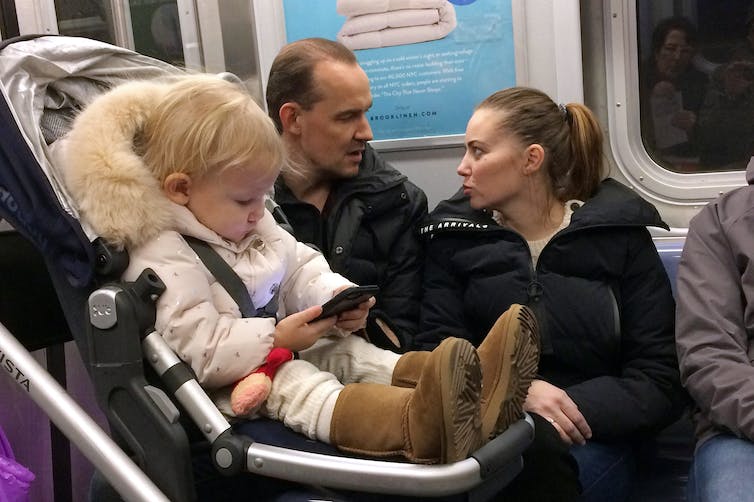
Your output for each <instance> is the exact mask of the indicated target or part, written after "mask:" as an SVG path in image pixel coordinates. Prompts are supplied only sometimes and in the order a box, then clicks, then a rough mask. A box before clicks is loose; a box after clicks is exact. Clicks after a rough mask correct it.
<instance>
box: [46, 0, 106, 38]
mask: <svg viewBox="0 0 754 502" xmlns="http://www.w3.org/2000/svg"><path fill="white" fill-rule="evenodd" d="M105 3H109V2H106V0H99V1H97V0H55V13H56V15H57V18H58V32H59V33H60V34H61V35H68V36H71V37H86V38H93V39H95V40H100V41H102V42H107V43H110V44H112V43H115V38H114V36H113V32H112V29H111V26H112V23H109V22H108V20H107V10H106V8H105V6H104V4H105Z"/></svg>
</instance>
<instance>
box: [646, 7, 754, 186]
mask: <svg viewBox="0 0 754 502" xmlns="http://www.w3.org/2000/svg"><path fill="white" fill-rule="evenodd" d="M636 23H637V45H638V54H639V58H638V71H639V78H638V85H639V101H640V104H639V111H640V113H639V115H640V121H641V140H642V144H643V146H644V148H645V149H646V151H647V153H648V154H649V156H650V157H651V158H652V160H653V161H654V162H656V163H657V164H658V165H659V166H661V167H662V168H664V169H667V170H669V171H672V172H675V173H681V174H688V173H713V172H722V171H740V170H743V169H745V168H746V165H747V164H748V162H749V159H750V158H751V157H752V153H754V2H752V1H751V0H723V1H721V0H698V1H696V2H694V1H681V2H679V1H664V2H657V1H656V0H654V1H651V0H641V1H639V2H637V10H636Z"/></svg>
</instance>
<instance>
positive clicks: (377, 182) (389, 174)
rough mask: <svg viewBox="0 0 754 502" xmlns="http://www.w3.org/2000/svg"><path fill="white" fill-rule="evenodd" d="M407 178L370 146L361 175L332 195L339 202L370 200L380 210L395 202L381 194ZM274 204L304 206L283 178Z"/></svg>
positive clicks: (342, 183)
mask: <svg viewBox="0 0 754 502" xmlns="http://www.w3.org/2000/svg"><path fill="white" fill-rule="evenodd" d="M407 179H408V178H406V176H405V175H404V174H402V173H400V172H399V171H397V170H396V169H394V168H393V167H391V166H390V165H388V164H387V163H385V161H384V160H382V158H380V157H379V156H378V155H377V153H376V152H375V151H374V149H373V148H372V147H371V146H370V145H369V143H367V145H366V149H365V150H364V157H363V159H362V161H361V164H360V165H359V172H358V174H357V175H356V176H354V177H353V178H345V179H342V180H339V181H338V182H337V183H336V185H335V189H334V190H335V191H334V193H333V196H334V197H335V200H336V201H338V202H341V201H344V200H346V199H349V198H351V197H354V196H359V197H360V198H362V199H370V201H369V202H370V205H372V206H375V209H377V208H378V206H380V203H381V202H382V203H384V204H386V205H392V201H388V200H384V198H382V197H380V194H381V193H383V192H385V191H387V190H390V189H391V188H394V187H396V186H398V185H400V184H401V183H403V182H405V181H406V180H407ZM275 201H276V202H277V203H278V204H280V205H283V204H300V203H301V201H300V200H298V199H297V198H296V196H295V195H293V192H291V189H290V188H288V186H287V185H286V184H285V181H284V180H283V177H282V176H280V177H278V179H277V181H276V182H275Z"/></svg>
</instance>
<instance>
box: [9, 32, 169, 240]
mask: <svg viewBox="0 0 754 502" xmlns="http://www.w3.org/2000/svg"><path fill="white" fill-rule="evenodd" d="M0 54H2V57H0V85H2V89H3V94H5V97H6V99H7V100H8V102H9V104H10V105H11V106H12V108H13V109H14V111H15V118H16V122H17V123H18V125H19V128H20V129H21V130H22V132H23V134H24V136H25V138H26V140H27V143H28V144H29V147H30V148H31V149H32V151H33V152H34V155H35V156H36V158H37V160H38V162H39V165H40V167H41V168H42V170H43V171H44V172H45V174H46V175H47V177H48V178H49V179H50V184H51V185H52V187H53V189H54V190H55V192H56V195H57V196H58V199H59V200H60V203H61V205H62V206H63V208H64V209H65V210H66V211H67V212H68V213H69V214H71V215H72V216H74V217H77V215H76V212H75V210H74V209H73V208H72V206H71V204H70V203H69V198H68V196H67V194H66V193H65V189H64V188H63V186H62V184H61V183H59V182H58V181H57V179H56V178H57V176H56V174H55V169H54V166H53V165H52V163H51V161H50V151H49V148H48V146H49V145H50V144H51V143H53V142H54V140H55V139H57V138H58V137H60V135H62V134H63V133H65V132H66V131H67V130H68V128H69V127H70V122H71V120H72V119H73V117H74V116H75V114H76V112H77V111H78V110H80V109H81V108H83V107H84V106H85V105H86V104H87V103H89V102H90V101H91V100H92V99H93V98H94V97H96V96H98V95H99V94H101V93H102V91H103V90H104V89H107V88H110V87H113V86H115V85H118V84H121V83H123V82H126V81H128V80H134V79H149V78H160V77H166V76H170V75H178V74H181V73H183V70H181V69H180V68H176V67H175V66H172V65H169V64H167V63H165V62H163V61H160V60H158V59H154V58H150V57H148V56H144V55H141V54H138V53H135V52H133V51H130V50H128V49H124V48H122V47H117V46H114V45H110V44H107V43H104V42H99V41H96V40H90V39H86V38H78V37H60V36H43V37H38V38H33V39H31V40H23V41H18V42H14V43H11V44H9V45H7V46H6V47H5V48H3V49H2V52H0ZM85 230H87V233H88V234H89V237H90V238H92V239H93V238H94V237H96V236H92V235H91V233H90V232H89V231H88V229H85Z"/></svg>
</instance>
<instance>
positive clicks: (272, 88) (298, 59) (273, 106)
mask: <svg viewBox="0 0 754 502" xmlns="http://www.w3.org/2000/svg"><path fill="white" fill-rule="evenodd" d="M321 61H334V62H339V63H346V64H354V65H356V64H358V61H357V60H356V56H355V55H354V53H353V52H352V51H351V50H350V49H349V48H348V47H346V46H345V45H343V44H341V43H339V42H334V41H332V40H327V39H325V38H304V39H302V40H297V41H295V42H291V43H290V44H288V45H286V46H285V47H283V48H282V49H281V50H280V52H279V53H278V55H277V56H276V57H275V60H274V61H273V62H272V68H271V69H270V76H269V79H268V80H267V92H266V98H267V113H269V115H270V118H272V121H273V122H275V126H276V127H277V129H278V132H280V133H282V132H283V124H282V123H281V122H280V107H281V106H283V105H284V104H285V103H289V102H292V101H295V102H296V103H298V104H299V105H301V107H302V108H304V109H305V110H308V109H310V108H311V107H312V106H314V104H315V103H316V102H317V101H319V100H320V99H322V96H321V95H319V93H318V92H317V89H316V88H315V86H314V67H315V66H316V64H317V63H319V62H321Z"/></svg>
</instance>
